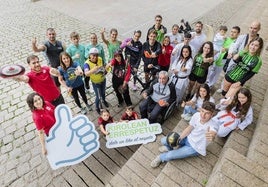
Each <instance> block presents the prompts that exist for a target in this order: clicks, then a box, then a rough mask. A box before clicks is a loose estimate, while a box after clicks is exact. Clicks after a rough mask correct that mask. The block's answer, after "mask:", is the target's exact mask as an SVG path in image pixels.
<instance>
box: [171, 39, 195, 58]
mask: <svg viewBox="0 0 268 187" xmlns="http://www.w3.org/2000/svg"><path fill="white" fill-rule="evenodd" d="M184 45H185V44H184V43H179V44H177V45H176V46H175V47H174V48H173V50H172V54H174V56H175V59H177V58H179V57H180V56H181V49H182V47H183V46H184ZM189 46H190V47H191V50H192V58H194V57H195V55H196V54H197V53H196V51H195V49H194V47H193V46H191V45H189Z"/></svg>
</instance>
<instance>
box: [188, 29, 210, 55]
mask: <svg viewBox="0 0 268 187" xmlns="http://www.w3.org/2000/svg"><path fill="white" fill-rule="evenodd" d="M191 35H192V36H194V37H193V38H192V39H191V41H190V45H191V46H193V48H194V51H197V52H198V51H199V49H200V47H201V46H202V44H203V43H204V42H205V41H206V40H207V36H206V35H205V34H204V33H201V34H200V35H196V33H195V32H192V33H191Z"/></svg>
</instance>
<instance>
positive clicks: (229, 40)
mask: <svg viewBox="0 0 268 187" xmlns="http://www.w3.org/2000/svg"><path fill="white" fill-rule="evenodd" d="M234 41H235V39H232V38H229V37H228V38H226V40H225V41H224V43H223V48H225V49H228V48H229V47H230V45H231V44H232V43H233V42H234ZM226 53H227V51H225V52H221V53H220V55H219V57H218V58H217V60H216V61H215V65H216V66H220V67H221V66H223V64H222V59H223V57H224V56H225V54H226Z"/></svg>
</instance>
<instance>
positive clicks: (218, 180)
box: [206, 148, 268, 187]
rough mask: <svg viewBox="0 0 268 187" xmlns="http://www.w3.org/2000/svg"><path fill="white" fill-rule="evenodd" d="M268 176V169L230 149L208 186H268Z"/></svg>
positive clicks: (216, 168)
mask: <svg viewBox="0 0 268 187" xmlns="http://www.w3.org/2000/svg"><path fill="white" fill-rule="evenodd" d="M267 176H268V169H267V168H264V167H263V166H262V165H261V164H258V163H256V162H254V161H252V160H250V159H248V158H247V157H245V156H244V155H242V154H240V153H239V152H237V151H235V150H233V149H231V148H228V149H226V150H225V152H224V154H223V157H222V158H221V160H220V162H219V163H218V165H217V167H215V169H214V170H213V173H212V175H211V176H210V178H209V181H208V183H207V185H206V186H207V187H214V186H218V187H223V186H268V178H267Z"/></svg>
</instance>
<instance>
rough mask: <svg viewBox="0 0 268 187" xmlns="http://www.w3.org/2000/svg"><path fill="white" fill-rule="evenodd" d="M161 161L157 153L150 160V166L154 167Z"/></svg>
mask: <svg viewBox="0 0 268 187" xmlns="http://www.w3.org/2000/svg"><path fill="white" fill-rule="evenodd" d="M161 163H162V161H161V159H160V155H158V156H157V157H156V158H155V159H154V160H153V161H152V162H151V167H152V168H156V167H158V166H159V165H160V164H161Z"/></svg>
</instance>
